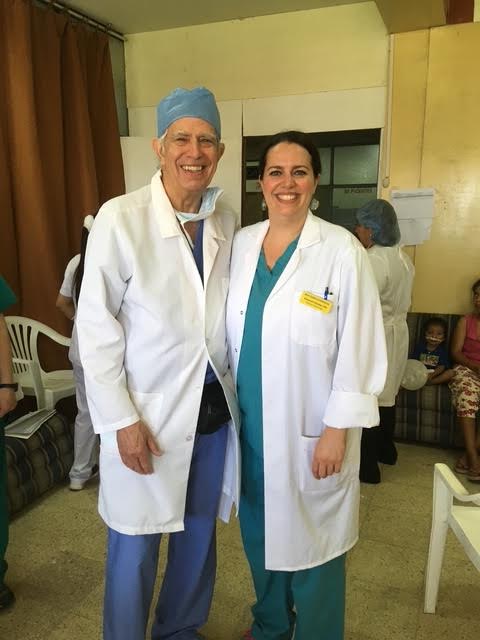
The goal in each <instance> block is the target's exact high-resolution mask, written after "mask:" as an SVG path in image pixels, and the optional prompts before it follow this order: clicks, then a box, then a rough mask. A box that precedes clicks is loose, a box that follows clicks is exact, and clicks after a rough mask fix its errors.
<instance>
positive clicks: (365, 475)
mask: <svg viewBox="0 0 480 640" xmlns="http://www.w3.org/2000/svg"><path fill="white" fill-rule="evenodd" d="M379 446H380V427H370V429H362V443H361V452H360V481H361V482H367V483H369V484H378V483H379V482H380V481H381V478H380V468H379V466H378V451H379Z"/></svg>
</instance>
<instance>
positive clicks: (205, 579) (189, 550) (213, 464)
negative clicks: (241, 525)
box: [152, 425, 229, 640]
mask: <svg viewBox="0 0 480 640" xmlns="http://www.w3.org/2000/svg"><path fill="white" fill-rule="evenodd" d="M228 429H229V427H228V426H227V425H224V426H223V427H221V428H220V429H219V430H218V431H216V432H215V433H212V434H209V435H197V436H196V439H195V446H194V449H193V456H192V462H191V466H190V475H189V479H188V489H187V500H186V505H185V518H184V524H185V530H184V531H181V532H178V533H173V534H170V538H169V543H168V561H167V567H166V570H165V577H164V579H163V584H162V589H161V591H160V596H159V599H158V604H157V607H156V610H155V620H154V623H153V627H152V640H167V639H168V640H170V639H172V640H193V639H194V638H197V637H198V636H197V630H198V628H199V627H201V626H203V625H204V624H205V623H206V621H207V618H208V614H209V612H210V605H211V602H212V596H213V588H214V584H215V574H216V537H215V531H216V518H217V510H218V503H219V500H220V495H221V489H222V481H223V469H224V463H225V450H226V444H227V437H228Z"/></svg>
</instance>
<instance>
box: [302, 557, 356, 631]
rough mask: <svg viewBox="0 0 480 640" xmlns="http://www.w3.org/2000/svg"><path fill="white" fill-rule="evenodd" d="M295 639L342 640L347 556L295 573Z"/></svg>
mask: <svg viewBox="0 0 480 640" xmlns="http://www.w3.org/2000/svg"><path fill="white" fill-rule="evenodd" d="M292 592H293V600H294V602H295V607H296V610H297V625H296V629H295V640H317V638H318V640H343V635H344V627H345V554H343V555H341V556H339V557H338V558H334V559H333V560H330V562H327V563H325V564H322V565H320V566H319V567H314V568H312V569H304V570H303V571H295V573H294V574H293V578H292Z"/></svg>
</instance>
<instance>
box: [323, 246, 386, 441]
mask: <svg viewBox="0 0 480 640" xmlns="http://www.w3.org/2000/svg"><path fill="white" fill-rule="evenodd" d="M337 304H338V328H337V343H338V355H337V360H336V363H335V368H334V375H333V383H332V391H331V393H330V397H329V399H328V402H327V407H326V410H325V415H324V419H323V421H324V423H325V424H326V425H327V426H330V427H337V428H349V427H372V426H375V425H377V424H378V423H379V421H380V419H379V413H378V402H377V396H378V395H379V394H380V393H381V391H382V389H383V386H384V384H385V378H386V374H387V352H386V346H385V333H384V329H383V320H382V312H381V307H380V300H379V296H378V289H377V286H376V284H375V280H374V277H373V274H372V270H371V267H370V264H369V261H368V257H367V254H366V252H365V251H364V249H362V248H361V247H360V245H359V246H358V247H357V246H355V247H352V248H350V249H348V251H347V252H346V254H345V255H344V257H343V259H342V264H341V276H340V292H339V299H338V300H337Z"/></svg>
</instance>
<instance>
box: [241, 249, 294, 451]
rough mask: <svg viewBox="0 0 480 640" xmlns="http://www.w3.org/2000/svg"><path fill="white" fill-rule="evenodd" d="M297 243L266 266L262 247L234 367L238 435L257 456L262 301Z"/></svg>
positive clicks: (259, 444) (260, 432) (259, 447)
mask: <svg viewBox="0 0 480 640" xmlns="http://www.w3.org/2000/svg"><path fill="white" fill-rule="evenodd" d="M297 244H298V238H296V239H295V240H294V241H293V242H291V243H290V244H289V245H288V247H287V248H286V249H285V251H284V253H283V254H282V255H281V256H280V257H279V258H278V260H277V261H276V262H275V264H274V265H273V268H272V270H271V271H270V269H269V268H268V266H267V263H266V261H265V255H264V253H263V250H262V251H261V252H260V256H259V258H258V262H257V269H256V271H255V277H254V279H253V283H252V288H251V290H250V296H249V298H248V305H247V312H246V315H245V326H244V330H243V339H242V348H241V351H240V358H239V362H238V370H237V393H238V403H239V407H240V415H241V431H240V438H241V440H242V444H243V445H245V444H247V445H248V448H249V449H251V450H253V451H254V452H255V453H256V454H257V455H258V456H259V457H262V458H263V416H262V323H263V310H264V308H265V303H266V302H267V299H268V297H269V295H270V293H271V292H272V290H273V288H274V287H275V285H276V284H277V281H278V279H279V278H280V276H281V275H282V273H283V270H284V269H285V267H286V266H287V264H288V261H289V260H290V258H291V257H292V254H293V252H294V251H295V249H296V247H297Z"/></svg>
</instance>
